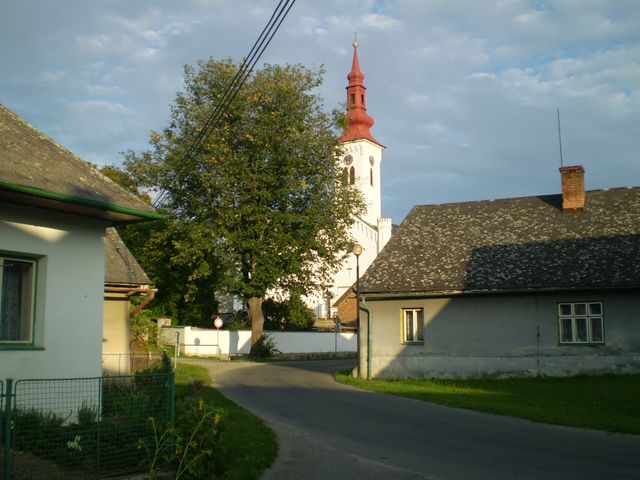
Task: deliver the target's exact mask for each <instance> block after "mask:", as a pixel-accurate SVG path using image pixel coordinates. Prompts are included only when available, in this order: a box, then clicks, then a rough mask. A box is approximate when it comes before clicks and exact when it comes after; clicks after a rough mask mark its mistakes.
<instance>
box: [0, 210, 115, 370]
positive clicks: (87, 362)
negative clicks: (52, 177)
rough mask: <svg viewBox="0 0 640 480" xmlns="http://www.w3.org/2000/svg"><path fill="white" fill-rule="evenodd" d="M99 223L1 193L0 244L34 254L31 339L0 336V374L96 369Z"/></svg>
mask: <svg viewBox="0 0 640 480" xmlns="http://www.w3.org/2000/svg"><path fill="white" fill-rule="evenodd" d="M104 229H105V224H104V223H103V222H100V221H97V220H91V219H86V218H83V217H79V216H74V215H65V214H60V213H55V212H50V211H46V210H41V209H37V208H29V207H23V206H19V205H15V204H11V203H6V202H1V201H0V251H2V252H5V253H14V254H26V255H34V256H38V257H39V261H38V272H37V275H38V276H37V285H36V288H37V291H36V312H35V332H34V335H35V345H34V346H33V347H30V348H23V349H15V348H11V347H8V346H7V345H6V344H0V378H14V379H25V378H59V377H67V378H69V377H95V376H100V375H101V374H102V369H101V352H102V297H103V290H104V243H103V239H102V238H103V235H104Z"/></svg>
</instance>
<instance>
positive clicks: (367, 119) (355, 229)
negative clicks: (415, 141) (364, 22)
mask: <svg viewBox="0 0 640 480" xmlns="http://www.w3.org/2000/svg"><path fill="white" fill-rule="evenodd" d="M347 79H348V80H349V84H348V86H347V128H346V130H345V132H344V134H343V135H342V136H341V137H340V141H341V143H342V145H343V147H344V149H343V153H342V158H341V164H342V168H343V171H344V174H345V176H346V177H347V178H348V181H349V182H350V183H351V184H353V185H355V186H357V187H358V189H359V190H360V192H362V195H363V197H364V200H365V204H366V207H367V209H366V213H365V214H364V215H362V216H360V217H358V218H356V219H355V222H354V224H353V226H352V227H351V236H352V238H353V241H354V242H356V243H359V244H360V245H361V246H362V249H363V252H362V254H361V255H360V258H359V263H360V275H361V276H362V274H363V273H364V272H365V271H366V269H367V268H368V267H369V265H371V263H373V261H374V260H375V258H376V257H377V256H378V253H380V251H381V250H382V248H383V247H384V246H385V245H386V244H387V242H388V241H389V239H390V238H391V228H392V224H391V219H390V218H384V217H382V194H381V188H380V184H381V178H380V173H381V168H380V167H381V164H382V151H383V150H384V148H385V147H384V145H382V144H381V143H380V142H379V141H378V140H376V139H375V138H374V136H373V135H372V134H371V131H370V128H371V127H372V126H373V124H374V121H373V118H371V116H369V114H367V108H366V87H365V86H364V74H363V73H362V71H361V70H360V63H359V60H358V43H357V42H355V43H354V44H353V63H352V66H351V72H349V75H347ZM355 282H356V258H355V256H354V255H353V254H349V255H347V258H345V260H344V262H343V264H342V266H341V268H340V269H339V270H338V271H337V272H335V274H334V275H333V282H332V286H331V287H330V289H329V291H328V292H326V291H325V292H322V293H318V294H317V295H315V296H313V297H312V298H310V299H309V300H311V302H312V303H314V305H313V307H314V311H315V314H316V316H317V317H318V318H327V317H333V316H335V314H336V312H337V309H336V307H335V306H332V305H333V304H334V302H335V301H336V300H337V299H339V298H340V297H342V296H343V295H344V294H345V292H347V291H348V290H349V289H350V288H351V287H352V286H353V285H354V284H355Z"/></svg>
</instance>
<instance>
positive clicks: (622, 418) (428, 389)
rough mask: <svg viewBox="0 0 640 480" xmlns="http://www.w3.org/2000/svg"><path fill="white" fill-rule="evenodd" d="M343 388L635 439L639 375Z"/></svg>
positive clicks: (346, 377)
mask: <svg viewBox="0 0 640 480" xmlns="http://www.w3.org/2000/svg"><path fill="white" fill-rule="evenodd" d="M336 379H337V380H338V381H340V382H342V383H344V384H348V385H353V386H356V387H360V388H364V389H367V390H372V391H375V392H380V393H387V394H391V395H397V396H401V397H408V398H414V399H418V400H423V401H425V402H432V403H438V404H440V405H447V406H450V407H458V408H467V409H470V410H479V411H482V412H489V413H495V414H498V415H508V416H512V417H521V418H526V419H529V420H533V421H535V422H544V423H552V424H557V425H566V426H571V427H580V428H591V429H596V430H604V431H608V432H620V433H633V434H640V375H601V376H576V377H562V378H559V377H558V378H556V377H553V378H550V377H544V378H511V379H493V378H489V379H487V378H483V379H470V380H435V379H432V380H415V379H407V380H369V381H367V380H358V379H355V378H353V377H351V375H350V372H339V373H337V374H336Z"/></svg>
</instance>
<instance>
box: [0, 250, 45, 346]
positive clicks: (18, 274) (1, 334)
mask: <svg viewBox="0 0 640 480" xmlns="http://www.w3.org/2000/svg"><path fill="white" fill-rule="evenodd" d="M36 269H37V261H36V260H34V259H31V258H22V257H19V256H13V255H6V254H1V253H0V344H32V343H33V327H34V315H35V293H36Z"/></svg>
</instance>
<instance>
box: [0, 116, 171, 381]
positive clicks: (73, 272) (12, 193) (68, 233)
mask: <svg viewBox="0 0 640 480" xmlns="http://www.w3.org/2000/svg"><path fill="white" fill-rule="evenodd" d="M157 218H160V215H159V214H158V213H157V212H155V211H154V209H153V208H152V207H151V206H149V205H147V204H146V203H144V202H143V201H141V200H140V199H138V198H137V197H135V196H134V195H132V194H130V193H129V192H127V191H125V190H124V189H123V188H121V187H120V186H119V185H117V184H116V183H115V182H113V181H111V180H110V179H108V178H107V177H105V176H103V175H102V174H100V172H99V171H98V170H97V169H96V168H95V167H94V166H93V165H91V164H90V163H88V162H85V161H84V160H82V159H80V158H78V157H77V156H76V155H74V154H73V153H71V152H70V151H68V150H67V149H65V148H64V147H62V146H60V145H58V144H57V143H56V142H55V141H53V140H52V139H51V138H49V137H47V136H46V135H44V134H43V133H41V132H40V131H38V130H36V129H35V128H34V127H32V126H31V125H29V124H28V123H27V122H25V121H24V120H22V119H21V118H20V117H18V116H17V115H15V114H14V113H13V112H11V111H10V110H8V109H7V108H6V107H4V106H2V105H0V267H1V268H0V364H1V365H2V375H3V377H5V378H7V377H13V378H53V377H92V376H100V375H101V351H102V333H103V332H102V316H103V295H104V285H105V283H104V282H105V245H104V236H105V229H106V228H107V227H110V226H114V225H119V224H124V223H131V222H140V221H146V220H152V219H157Z"/></svg>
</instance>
